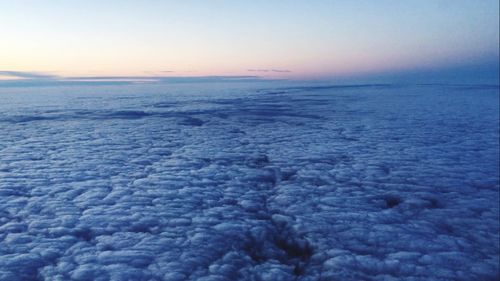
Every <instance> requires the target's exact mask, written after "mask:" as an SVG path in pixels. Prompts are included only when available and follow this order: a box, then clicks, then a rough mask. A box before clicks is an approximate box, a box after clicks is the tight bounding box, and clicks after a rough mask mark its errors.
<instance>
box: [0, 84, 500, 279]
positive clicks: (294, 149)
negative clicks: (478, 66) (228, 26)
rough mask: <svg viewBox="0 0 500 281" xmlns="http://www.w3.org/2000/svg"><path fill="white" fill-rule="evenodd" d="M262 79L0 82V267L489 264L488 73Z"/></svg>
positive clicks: (266, 274) (191, 269)
mask: <svg viewBox="0 0 500 281" xmlns="http://www.w3.org/2000/svg"><path fill="white" fill-rule="evenodd" d="M266 83H267V84H263V83H260V84H259V83H253V84H243V83H218V84H215V83H213V84H202V85H199V84H182V85H174V86H171V85H169V86H168V87H164V88H163V87H158V85H135V86H130V85H128V86H127V87H123V86H116V87H87V88H82V89H83V90H82V89H79V90H74V89H72V90H71V92H68V90H67V88H64V87H61V88H59V87H52V88H46V89H36V88H34V89H26V88H19V89H0V96H2V97H8V98H7V99H3V100H4V102H2V103H0V131H1V132H2V133H3V134H2V138H1V139H0V280H12V281H16V280H35V279H37V280H202V281H203V280H264V281H267V280H304V281H305V280H309V281H310V280H494V279H495V278H497V277H498V272H499V267H498V264H499V257H498V252H499V242H498V241H499V206H498V204H499V203H498V200H497V199H498V195H499V193H498V192H499V191H498V190H499V181H498V178H499V174H498V171H499V169H498V157H499V151H498V147H499V144H498V139H499V135H498V133H499V131H498V121H499V120H498V118H499V117H498V116H499V114H498V113H499V112H498V110H499V109H498V87H497V88H492V87H478V86H476V87H464V86H461V87H457V86H453V87H450V86H420V87H403V86H392V85H358V86H356V87H353V86H351V87H331V86H330V87H318V86H311V85H300V86H297V85H288V86H287V87H278V86H275V85H277V82H272V83H271V82H266ZM280 83H281V82H280ZM443 105H446V106H443Z"/></svg>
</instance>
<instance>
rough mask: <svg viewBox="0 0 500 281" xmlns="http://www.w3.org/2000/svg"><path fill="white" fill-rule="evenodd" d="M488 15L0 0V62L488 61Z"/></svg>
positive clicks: (321, 65) (296, 5) (22, 65)
mask: <svg viewBox="0 0 500 281" xmlns="http://www.w3.org/2000/svg"><path fill="white" fill-rule="evenodd" d="M498 22H499V4H498V0H480V1H479V0H468V1H465V0H453V1H452V0H428V1H425V0H419V1H416V0H415V1H413V0H405V1H397V0H392V1H390V0H378V1H368V0H366V1H361V0H354V1H333V0H332V1H328V0H322V1H319V0H310V1H292V0H280V1H278V0H254V1H231V0H199V1H189V0H188V1H180V0H179V1H156V0H145V1H139V0H136V1H131V0H129V1H127V0H122V1H114V0H107V1H102V0H100V1H96V0H85V1H83V0H82V1H76V0H75V1H63V0H52V1H26V0H16V1H10V0H9V1H7V0H5V1H4V0H0V25H1V26H2V34H1V44H0V71H3V72H4V73H6V71H18V72H30V73H33V72H40V73H45V74H51V75H58V76H99V75H108V76H113V75H118V76H127V75H134V76H143V75H144V76H155V75H161V76H169V75H171V76H201V75H259V76H266V77H291V78H326V77H349V76H355V75H367V74H377V73H397V72H402V71H413V70H417V69H424V70H425V69H440V68H445V69H449V68H450V67H454V66H457V67H463V66H464V65H465V66H466V65H481V64H487V65H491V64H494V65H495V64H496V65H498V58H499V24H498ZM4 76H5V75H4Z"/></svg>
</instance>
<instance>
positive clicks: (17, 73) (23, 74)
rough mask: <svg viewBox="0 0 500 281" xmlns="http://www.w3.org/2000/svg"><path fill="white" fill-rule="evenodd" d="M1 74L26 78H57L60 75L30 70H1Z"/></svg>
mask: <svg viewBox="0 0 500 281" xmlns="http://www.w3.org/2000/svg"><path fill="white" fill-rule="evenodd" d="M0 76H11V77H16V78H24V79H56V78H58V76H56V75H52V74H47V73H41V72H28V71H11V70H0Z"/></svg>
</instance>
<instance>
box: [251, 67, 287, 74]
mask: <svg viewBox="0 0 500 281" xmlns="http://www.w3.org/2000/svg"><path fill="white" fill-rule="evenodd" d="M247 71H248V72H278V73H290V72H292V71H290V70H288V69H267V68H259V69H252V68H251V69H247Z"/></svg>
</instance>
